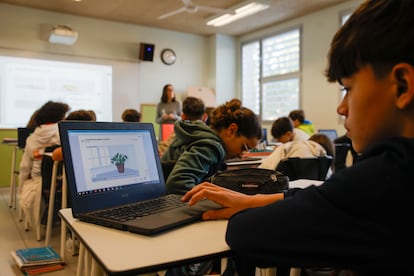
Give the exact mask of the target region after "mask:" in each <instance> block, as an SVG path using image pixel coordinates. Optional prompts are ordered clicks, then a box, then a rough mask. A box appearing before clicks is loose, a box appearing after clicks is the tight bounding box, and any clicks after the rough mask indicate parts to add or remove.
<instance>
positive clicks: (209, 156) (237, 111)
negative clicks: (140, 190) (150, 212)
mask: <svg viewBox="0 0 414 276" xmlns="http://www.w3.org/2000/svg"><path fill="white" fill-rule="evenodd" d="M261 130H262V129H261V126H260V123H259V121H258V118H257V116H256V115H255V114H254V113H253V111H251V110H250V109H248V108H246V107H243V106H242V105H241V102H240V100H238V99H233V100H231V101H229V102H227V103H225V104H223V105H220V106H219V107H217V108H216V109H215V110H214V111H213V114H212V117H211V122H210V126H206V125H205V124H204V122H202V121H200V120H198V121H181V122H179V123H177V124H176V125H175V134H176V139H175V140H174V141H173V142H172V144H171V145H170V146H169V148H168V150H167V151H166V152H165V153H164V155H163V156H162V158H161V161H176V164H175V166H174V168H173V169H172V171H171V173H170V175H169V177H168V179H167V180H166V186H167V191H168V192H169V193H179V194H184V193H186V192H187V191H189V190H190V189H191V188H192V187H194V186H195V185H197V184H198V183H200V182H202V181H204V180H206V179H207V178H208V177H209V176H211V175H212V174H214V173H215V172H217V170H219V169H220V168H221V167H222V166H223V163H224V159H225V158H232V157H236V156H238V155H240V154H241V153H242V152H243V151H244V150H246V149H248V148H253V147H255V146H256V145H257V142H258V141H259V139H260V137H261Z"/></svg>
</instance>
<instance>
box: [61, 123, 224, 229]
mask: <svg viewBox="0 0 414 276" xmlns="http://www.w3.org/2000/svg"><path fill="white" fill-rule="evenodd" d="M59 133H60V138H61V144H62V152H63V158H64V162H65V169H66V177H67V183H68V186H69V190H70V194H71V198H72V213H73V216H74V217H76V218H78V219H80V220H81V221H86V222H90V223H94V224H98V225H103V226H107V227H111V228H116V229H121V230H126V231H130V232H134V233H139V234H144V235H153V234H158V233H160V232H163V231H166V230H170V229H173V228H175V227H178V226H180V225H184V224H187V223H191V222H194V221H198V220H200V219H201V214H202V213H203V212H205V211H207V210H209V209H212V208H219V207H220V206H219V205H218V204H215V203H214V202H212V201H209V200H205V201H201V202H199V203H197V204H196V205H194V206H191V207H190V206H188V204H187V203H182V202H181V200H180V198H181V195H166V189H165V182H164V177H163V172H162V167H161V163H160V158H159V155H158V149H157V142H156V139H155V133H154V128H153V125H152V124H151V123H128V122H118V123H116V122H114V123H109V122H84V121H62V122H60V123H59ZM116 159H118V160H116ZM122 161H124V162H122ZM114 163H123V168H122V167H121V166H119V167H120V168H117V166H116V165H115V164H114ZM154 200H155V201H157V202H161V203H165V202H166V201H170V200H173V201H174V208H173V209H171V207H168V208H167V207H156V209H157V212H156V213H155V214H151V215H147V214H146V213H147V211H146V210H145V209H144V208H146V207H143V206H144V205H145V206H146V205H147V204H149V203H151V202H152V201H154ZM137 205H138V206H137ZM132 208H133V210H134V211H133V212H134V214H130V215H128V217H125V216H124V215H122V214H119V210H120V209H122V210H125V209H132ZM108 213H109V214H108Z"/></svg>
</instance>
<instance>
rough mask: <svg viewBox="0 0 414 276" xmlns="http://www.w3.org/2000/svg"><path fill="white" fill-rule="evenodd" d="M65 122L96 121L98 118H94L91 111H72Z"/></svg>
mask: <svg viewBox="0 0 414 276" xmlns="http://www.w3.org/2000/svg"><path fill="white" fill-rule="evenodd" d="M65 120H69V121H93V122H94V121H95V120H96V117H95V116H93V113H91V111H90V110H84V109H79V110H75V111H72V112H70V113H69V114H68V116H67V117H66V118H65Z"/></svg>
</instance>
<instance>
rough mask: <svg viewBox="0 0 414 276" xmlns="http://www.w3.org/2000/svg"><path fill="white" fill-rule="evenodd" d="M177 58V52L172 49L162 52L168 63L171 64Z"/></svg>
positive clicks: (164, 60) (162, 58)
mask: <svg viewBox="0 0 414 276" xmlns="http://www.w3.org/2000/svg"><path fill="white" fill-rule="evenodd" d="M176 59H177V57H176V55H175V52H174V51H173V50H172V49H164V50H162V52H161V60H162V62H164V63H165V64H167V65H171V64H173V63H174V62H175V60H176Z"/></svg>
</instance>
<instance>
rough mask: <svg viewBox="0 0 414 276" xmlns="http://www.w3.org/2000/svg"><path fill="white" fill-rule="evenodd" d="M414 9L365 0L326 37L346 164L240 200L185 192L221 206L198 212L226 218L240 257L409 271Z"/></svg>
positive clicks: (213, 190) (210, 191) (207, 187)
mask: <svg viewBox="0 0 414 276" xmlns="http://www.w3.org/2000/svg"><path fill="white" fill-rule="evenodd" d="M413 14H414V1H409V0H369V1H365V2H364V3H363V4H361V5H360V7H359V8H358V9H357V10H356V11H355V12H354V13H353V14H352V15H351V17H350V18H349V19H348V21H347V22H346V23H345V24H344V25H343V26H342V27H341V28H340V30H339V31H338V32H337V33H336V35H335V36H334V38H333V41H332V43H331V49H330V52H329V56H328V59H329V60H328V68H327V71H326V76H327V79H328V81H330V82H338V83H339V84H341V85H342V86H343V89H344V90H345V92H346V94H345V96H344V98H343V99H342V101H341V103H340V104H339V106H338V108H337V112H338V113H339V114H340V115H342V116H344V117H345V123H344V125H345V128H346V130H347V133H346V135H347V136H349V138H351V140H352V145H353V147H354V149H355V151H356V152H358V153H359V154H360V155H359V157H358V162H356V163H355V164H354V165H353V166H351V167H348V168H345V169H343V170H341V171H339V172H336V173H334V174H333V175H332V176H331V177H330V178H329V179H328V180H326V181H325V182H324V183H323V184H322V185H320V186H318V187H316V186H310V187H308V188H305V189H291V190H288V191H287V192H285V193H279V194H271V195H255V196H247V195H244V194H240V193H236V192H234V191H230V190H226V189H223V188H220V187H218V186H215V185H213V184H210V183H203V184H199V185H197V186H196V187H194V188H193V189H192V190H191V191H190V192H189V193H187V194H186V195H185V196H184V197H183V200H184V201H189V203H190V205H192V204H194V203H196V202H197V201H199V200H202V199H206V198H207V199H211V200H214V201H216V202H218V203H219V204H221V205H222V206H223V208H222V209H220V210H212V211H208V212H206V213H204V214H203V218H204V219H220V218H230V220H229V223H228V228H227V233H226V241H227V243H228V244H229V246H230V248H231V249H232V251H233V252H234V253H235V254H236V255H237V256H238V257H239V259H241V260H244V261H245V262H244V263H251V264H253V265H257V266H264V267H266V266H279V265H288V266H294V267H333V268H338V269H345V270H349V273H350V274H343V275H414V267H413V265H412V263H411V260H412V252H411V251H412V250H411V249H412V246H413V244H414V236H413V234H412V233H413V230H414V229H413V222H412V219H411V217H412V202H413V201H412V199H413V197H414V190H413V184H412V182H413V179H414V52H413V49H414V17H413ZM239 268H240V267H239ZM244 275H249V274H244Z"/></svg>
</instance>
